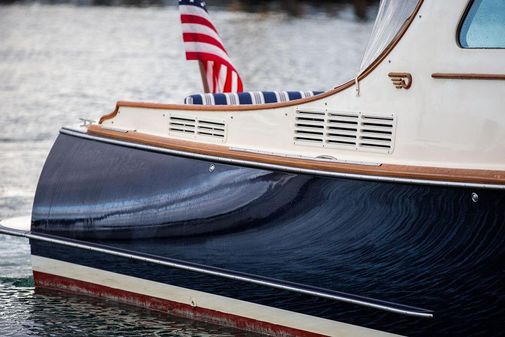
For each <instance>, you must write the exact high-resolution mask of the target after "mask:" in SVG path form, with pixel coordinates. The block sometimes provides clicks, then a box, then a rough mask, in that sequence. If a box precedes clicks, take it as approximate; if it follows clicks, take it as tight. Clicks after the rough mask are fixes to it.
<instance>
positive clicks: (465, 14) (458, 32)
mask: <svg viewBox="0 0 505 337" xmlns="http://www.w3.org/2000/svg"><path fill="white" fill-rule="evenodd" d="M474 3H475V0H470V1H468V4H467V5H466V8H465V11H464V12H463V15H462V16H461V18H460V19H459V24H458V29H457V30H456V43H457V45H458V47H459V48H461V49H468V50H475V49H477V50H478V49H484V50H486V49H491V50H501V49H505V47H463V46H462V45H461V30H462V29H463V24H464V23H465V20H466V19H467V17H468V14H469V13H470V9H471V8H472V6H473V4H474Z"/></svg>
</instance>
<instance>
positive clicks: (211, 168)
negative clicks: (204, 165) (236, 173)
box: [209, 164, 216, 173]
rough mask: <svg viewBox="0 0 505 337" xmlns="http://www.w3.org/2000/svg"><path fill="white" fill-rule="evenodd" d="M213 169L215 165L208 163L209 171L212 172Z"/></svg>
mask: <svg viewBox="0 0 505 337" xmlns="http://www.w3.org/2000/svg"><path fill="white" fill-rule="evenodd" d="M215 169H216V165H214V164H210V166H209V172H210V173H212V172H214V170H215Z"/></svg>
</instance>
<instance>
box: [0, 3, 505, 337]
mask: <svg viewBox="0 0 505 337" xmlns="http://www.w3.org/2000/svg"><path fill="white" fill-rule="evenodd" d="M504 27H505V4H504V2H503V1H500V0H474V1H468V0H451V1H439V0H401V1H400V0H383V1H382V2H381V5H380V9H379V14H378V17H377V19H376V23H375V25H374V28H373V31H372V37H371V39H370V42H369V45H368V48H367V51H366V53H365V56H364V58H363V63H362V66H361V70H360V72H359V74H358V75H357V76H356V78H354V79H352V80H350V81H349V82H347V83H344V84H342V85H339V86H337V87H335V88H333V89H331V90H329V91H326V92H323V93H318V92H315V93H314V92H309V93H299V92H281V93H279V92H246V93H240V94H235V93H234V94H215V95H214V94H201V95H200V94H199V95H192V96H189V97H188V99H187V100H186V102H187V103H191V104H180V105H175V104H159V103H145V102H124V101H120V102H118V103H117V105H116V107H115V109H114V111H113V112H112V113H109V114H106V115H103V116H102V117H101V118H100V120H99V121H97V122H93V121H92V122H86V121H85V122H84V123H83V125H80V126H76V127H63V128H62V129H61V131H60V134H59V136H58V138H57V139H56V141H55V143H54V145H53V147H52V149H51V151H50V153H49V155H48V158H47V160H46V163H45V166H44V168H43V171H42V173H41V175H40V179H39V183H38V187H37V190H36V195H35V200H34V205H33V212H32V215H31V218H30V219H29V220H26V219H25V220H19V219H18V220H16V221H14V220H7V221H3V222H2V227H1V229H0V231H1V232H2V233H6V234H11V235H18V236H23V237H27V238H29V239H30V245H31V255H32V264H33V276H34V280H35V286H36V287H40V288H53V289H59V290H63V291H68V292H72V293H79V294H87V295H91V296H97V297H101V298H105V299H111V300H114V301H119V302H123V303H128V304H132V305H138V306H143V307H146V308H150V309H153V310H160V311H163V312H167V313H170V314H173V315H178V316H183V317H189V318H193V319H196V320H202V321H207V322H212V323H217V324H222V325H227V326H232V327H236V328H239V329H244V330H248V331H255V332H260V333H264V334H267V335H272V336H345V337H351V336H394V335H408V336H500V335H503V317H505V284H504V279H505V277H504V276H505V268H504V265H505V211H504V210H505V156H504V155H503V154H504V153H505V119H504V115H503V112H504V106H505V49H504V48H505V31H504V29H505V28H504ZM324 39H326V40H327V43H338V42H337V41H331V37H324ZM253 102H255V104H251V103H253ZM20 221H21V222H23V221H24V223H25V224H27V225H28V226H25V227H23V226H22V225H21V226H20V225H19V223H20Z"/></svg>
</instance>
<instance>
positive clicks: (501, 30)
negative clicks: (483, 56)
mask: <svg viewBox="0 0 505 337" xmlns="http://www.w3.org/2000/svg"><path fill="white" fill-rule="evenodd" d="M459 43H460V45H461V47H463V48H505V0H474V1H473V3H472V4H471V7H470V10H469V11H468V13H467V15H466V17H465V18H464V21H463V24H462V25H461V30H460V33H459Z"/></svg>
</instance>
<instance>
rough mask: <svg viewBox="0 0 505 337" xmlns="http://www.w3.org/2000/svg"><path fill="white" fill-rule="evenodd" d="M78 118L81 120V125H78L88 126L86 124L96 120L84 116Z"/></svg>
mask: <svg viewBox="0 0 505 337" xmlns="http://www.w3.org/2000/svg"><path fill="white" fill-rule="evenodd" d="M79 120H80V121H81V123H82V124H81V125H80V126H88V125H91V124H93V123H96V121H94V120H92V119H86V118H79Z"/></svg>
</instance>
